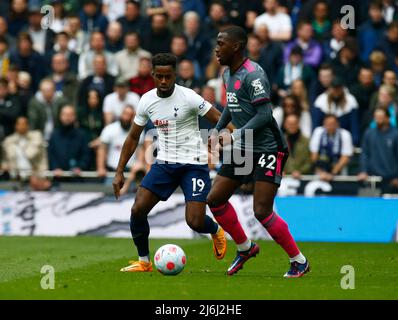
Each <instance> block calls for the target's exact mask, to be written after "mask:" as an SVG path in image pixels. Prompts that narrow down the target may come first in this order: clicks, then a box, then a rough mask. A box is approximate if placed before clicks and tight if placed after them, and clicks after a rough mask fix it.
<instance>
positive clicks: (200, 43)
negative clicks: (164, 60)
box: [186, 32, 213, 76]
mask: <svg viewBox="0 0 398 320" xmlns="http://www.w3.org/2000/svg"><path fill="white" fill-rule="evenodd" d="M212 53H213V50H212V46H211V40H210V38H208V37H207V35H206V34H204V33H203V32H200V33H199V34H198V35H197V36H196V37H195V39H193V40H190V39H188V51H187V53H186V56H187V58H188V59H190V60H196V61H198V62H199V65H200V68H201V71H202V75H201V76H203V75H204V73H205V70H206V67H207V65H208V64H209V62H210V58H211V55H212Z"/></svg>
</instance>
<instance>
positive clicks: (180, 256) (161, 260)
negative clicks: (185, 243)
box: [155, 244, 187, 275]
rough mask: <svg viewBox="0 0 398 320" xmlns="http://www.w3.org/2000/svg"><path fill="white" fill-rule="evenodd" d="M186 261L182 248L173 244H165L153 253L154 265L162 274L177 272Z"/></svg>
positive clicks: (174, 273) (175, 273)
mask: <svg viewBox="0 0 398 320" xmlns="http://www.w3.org/2000/svg"><path fill="white" fill-rule="evenodd" d="M186 262H187V258H186V256H185V252H184V250H182V249H181V248H180V247H179V246H177V245H175V244H165V245H164V246H162V247H160V248H159V249H158V250H157V251H156V253H155V267H156V269H157V270H158V271H159V272H160V273H161V274H164V275H177V274H179V273H180V272H181V271H182V270H183V269H184V267H185V263H186Z"/></svg>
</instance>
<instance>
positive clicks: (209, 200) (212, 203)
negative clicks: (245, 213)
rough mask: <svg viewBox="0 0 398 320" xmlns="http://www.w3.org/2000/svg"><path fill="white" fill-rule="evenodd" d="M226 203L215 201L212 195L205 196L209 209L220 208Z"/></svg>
mask: <svg viewBox="0 0 398 320" xmlns="http://www.w3.org/2000/svg"><path fill="white" fill-rule="evenodd" d="M225 203H226V201H223V200H220V199H217V198H216V197H214V196H213V195H211V194H209V195H208V196H207V205H208V206H209V208H210V209H212V208H218V207H220V206H222V205H223V204H225Z"/></svg>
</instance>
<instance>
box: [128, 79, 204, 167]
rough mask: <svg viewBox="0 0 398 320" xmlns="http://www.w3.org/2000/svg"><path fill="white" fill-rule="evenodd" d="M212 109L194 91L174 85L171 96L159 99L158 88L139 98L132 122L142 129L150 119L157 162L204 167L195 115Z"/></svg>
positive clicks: (200, 114) (200, 139)
mask: <svg viewBox="0 0 398 320" xmlns="http://www.w3.org/2000/svg"><path fill="white" fill-rule="evenodd" d="M211 107H212V105H211V104H210V103H209V102H207V101H205V100H204V99H203V98H202V97H201V96H200V95H198V94H197V93H196V92H195V91H193V90H191V89H188V88H185V87H182V86H179V85H175V89H174V92H173V94H172V95H171V96H170V97H167V98H160V97H159V96H158V95H157V89H153V90H151V91H149V92H147V93H146V94H144V95H143V96H142V97H141V100H140V102H139V104H138V109H137V114H136V116H135V119H134V122H135V123H136V124H137V125H139V126H145V125H146V124H147V122H148V120H149V119H150V120H151V121H152V123H153V124H154V126H155V127H156V129H157V133H158V156H157V159H158V160H162V161H169V162H171V163H189V164H207V146H206V145H205V144H204V143H203V140H202V138H201V134H200V130H199V124H198V116H202V117H203V116H204V115H205V114H206V113H207V112H208V111H209V110H210V108H211Z"/></svg>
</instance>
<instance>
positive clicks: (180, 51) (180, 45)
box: [171, 35, 201, 75]
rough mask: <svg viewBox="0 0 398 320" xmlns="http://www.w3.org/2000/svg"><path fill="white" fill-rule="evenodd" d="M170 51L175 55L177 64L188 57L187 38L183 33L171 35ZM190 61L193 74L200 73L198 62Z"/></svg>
mask: <svg viewBox="0 0 398 320" xmlns="http://www.w3.org/2000/svg"><path fill="white" fill-rule="evenodd" d="M171 53H172V54H174V55H175V56H176V57H177V64H179V63H180V62H181V61H183V60H187V59H188V58H187V54H188V40H187V38H186V37H185V36H184V35H178V36H173V39H172V40H171ZM190 61H191V62H192V63H193V66H194V69H195V75H200V74H201V69H200V65H199V62H198V61H196V60H190Z"/></svg>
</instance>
